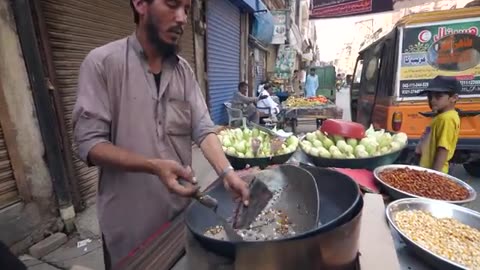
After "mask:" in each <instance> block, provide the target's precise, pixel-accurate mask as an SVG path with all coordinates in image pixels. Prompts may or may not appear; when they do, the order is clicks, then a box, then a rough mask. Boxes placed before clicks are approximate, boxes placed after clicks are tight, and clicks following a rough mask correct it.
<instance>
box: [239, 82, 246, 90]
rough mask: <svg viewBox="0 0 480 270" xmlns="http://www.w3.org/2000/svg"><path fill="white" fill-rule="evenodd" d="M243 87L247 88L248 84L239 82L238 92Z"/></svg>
mask: <svg viewBox="0 0 480 270" xmlns="http://www.w3.org/2000/svg"><path fill="white" fill-rule="evenodd" d="M244 86H248V84H247V83H246V82H240V83H239V84H238V90H240V89H241V88H242V87H244Z"/></svg>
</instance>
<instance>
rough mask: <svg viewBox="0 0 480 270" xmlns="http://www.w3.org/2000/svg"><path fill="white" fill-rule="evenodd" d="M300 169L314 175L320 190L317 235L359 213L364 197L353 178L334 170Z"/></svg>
mask: <svg viewBox="0 0 480 270" xmlns="http://www.w3.org/2000/svg"><path fill="white" fill-rule="evenodd" d="M300 167H301V168H303V169H305V170H307V171H308V172H309V173H311V174H312V175H313V177H314V178H315V182H316V184H317V188H318V190H319V192H318V196H319V201H320V209H319V227H318V229H317V230H316V231H315V233H319V232H324V231H328V230H331V229H333V228H335V227H337V226H338V225H339V224H343V223H345V222H346V221H348V220H351V219H352V218H353V217H354V216H355V215H356V214H357V213H358V211H359V210H360V209H359V207H361V206H362V204H361V203H360V201H361V199H362V195H361V192H360V188H359V186H358V184H357V183H356V182H355V181H354V180H353V179H352V178H350V177H349V176H348V175H345V174H343V173H340V172H338V171H335V170H332V169H324V168H318V167H314V166H309V165H307V164H300Z"/></svg>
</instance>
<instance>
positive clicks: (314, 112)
mask: <svg viewBox="0 0 480 270" xmlns="http://www.w3.org/2000/svg"><path fill="white" fill-rule="evenodd" d="M342 117H343V110H342V109H341V108H339V107H337V106H336V105H335V104H334V103H333V102H331V101H330V100H329V99H327V98H326V97H325V96H318V97H313V98H298V97H289V98H288V99H287V100H286V101H285V102H283V103H282V109H281V111H280V113H279V114H278V117H277V118H278V121H279V122H278V126H279V127H280V128H284V127H285V126H290V127H291V128H292V132H293V133H295V131H296V128H297V126H298V120H299V119H300V118H301V119H307V120H308V119H311V120H315V122H316V125H317V128H319V127H320V126H321V124H322V122H323V121H324V120H326V119H342Z"/></svg>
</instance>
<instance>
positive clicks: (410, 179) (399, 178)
mask: <svg viewBox="0 0 480 270" xmlns="http://www.w3.org/2000/svg"><path fill="white" fill-rule="evenodd" d="M379 177H380V179H381V180H383V181H384V182H385V183H387V184H389V185H391V186H392V187H394V188H396V189H400V190H402V191H405V192H408V193H410V194H414V195H417V196H420V197H426V198H430V199H436V200H444V201H460V200H465V199H466V198H468V196H469V192H468V190H467V189H466V188H464V187H462V186H460V185H459V184H457V183H455V182H453V181H451V180H449V179H448V178H446V177H443V176H441V175H438V174H435V173H430V172H427V171H418V170H413V169H409V168H401V169H392V170H385V171H383V172H381V173H380V174H379Z"/></svg>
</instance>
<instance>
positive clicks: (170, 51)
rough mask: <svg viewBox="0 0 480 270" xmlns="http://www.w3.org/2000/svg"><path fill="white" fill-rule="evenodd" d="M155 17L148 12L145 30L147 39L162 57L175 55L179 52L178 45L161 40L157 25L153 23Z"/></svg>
mask: <svg viewBox="0 0 480 270" xmlns="http://www.w3.org/2000/svg"><path fill="white" fill-rule="evenodd" d="M155 21H156V19H155V18H154V16H152V14H149V16H148V19H147V23H146V26H145V27H146V30H147V38H148V41H150V43H151V44H152V45H153V46H154V48H155V50H156V51H157V53H158V54H159V55H161V56H163V57H170V56H172V55H176V54H177V53H178V52H179V46H178V45H177V44H169V43H167V42H165V41H164V40H162V38H161V37H160V35H159V30H158V27H157V25H156V24H155Z"/></svg>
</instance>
